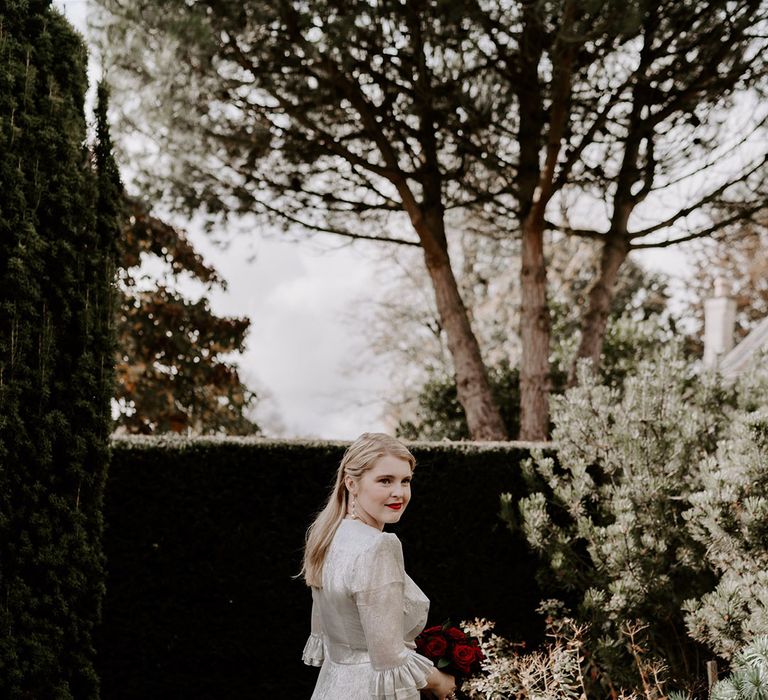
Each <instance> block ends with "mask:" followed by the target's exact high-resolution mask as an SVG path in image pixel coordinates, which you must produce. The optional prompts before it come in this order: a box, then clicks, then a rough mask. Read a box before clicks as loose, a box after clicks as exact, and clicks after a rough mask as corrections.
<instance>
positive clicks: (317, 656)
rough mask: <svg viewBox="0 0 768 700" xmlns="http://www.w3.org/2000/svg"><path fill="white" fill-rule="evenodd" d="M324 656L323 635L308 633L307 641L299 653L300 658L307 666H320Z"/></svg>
mask: <svg viewBox="0 0 768 700" xmlns="http://www.w3.org/2000/svg"><path fill="white" fill-rule="evenodd" d="M324 658H325V651H324V650H323V635H322V634H310V635H309V637H308V639H307V643H306V644H305V645H304V652H303V653H302V655H301V660H302V661H303V662H304V663H305V664H307V666H322V665H323V659H324Z"/></svg>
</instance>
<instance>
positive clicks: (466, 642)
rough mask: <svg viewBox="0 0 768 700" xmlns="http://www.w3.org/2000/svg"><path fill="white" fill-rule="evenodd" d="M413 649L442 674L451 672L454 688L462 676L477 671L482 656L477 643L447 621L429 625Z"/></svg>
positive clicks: (483, 656) (458, 685)
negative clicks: (454, 681) (433, 625)
mask: <svg viewBox="0 0 768 700" xmlns="http://www.w3.org/2000/svg"><path fill="white" fill-rule="evenodd" d="M416 651H418V652H419V654H421V655H422V656H426V657H427V658H428V659H429V660H430V661H431V662H432V663H434V664H435V666H436V667H437V668H438V669H440V670H441V671H442V672H443V673H450V674H451V675H452V676H453V677H454V678H455V679H456V687H457V688H459V687H461V681H462V680H463V679H464V678H466V677H467V676H470V675H472V674H473V673H477V672H478V671H479V670H480V662H481V661H482V660H483V659H484V658H485V654H483V652H482V651H481V650H480V643H479V642H478V641H477V640H476V639H474V638H472V637H468V636H467V635H466V634H465V633H464V632H462V631H461V630H460V629H459V628H458V627H452V626H451V624H450V621H448V620H447V621H446V622H444V623H443V624H442V625H436V626H435V627H428V628H427V629H425V630H424V631H423V632H422V633H421V634H420V635H419V636H418V637H416Z"/></svg>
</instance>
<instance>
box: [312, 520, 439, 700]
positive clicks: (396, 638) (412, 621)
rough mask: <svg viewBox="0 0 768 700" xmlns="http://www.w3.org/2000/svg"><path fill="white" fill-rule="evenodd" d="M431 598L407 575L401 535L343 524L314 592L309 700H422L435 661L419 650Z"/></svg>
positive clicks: (360, 524)
mask: <svg viewBox="0 0 768 700" xmlns="http://www.w3.org/2000/svg"><path fill="white" fill-rule="evenodd" d="M428 612H429V598H427V597H426V596H425V595H424V593H423V592H422V591H421V589H420V588H419V587H418V586H417V585H416V584H415V583H414V582H413V580H412V579H411V578H410V577H409V576H408V574H406V573H405V567H404V565H403V549H402V545H401V544H400V540H399V539H398V538H397V535H394V534H392V533H389V532H380V531H379V530H377V529H375V528H372V527H370V526H368V525H366V524H365V523H361V522H360V521H358V520H349V519H345V520H342V521H341V524H340V525H339V528H338V530H337V531H336V534H335V535H334V538H333V541H332V543H331V546H330V548H329V550H328V553H327V555H326V559H325V562H324V564H323V587H322V588H314V587H313V588H312V626H311V634H310V635H309V639H308V640H307V643H306V645H305V647H304V653H303V661H304V663H305V664H308V665H310V666H319V667H320V674H319V676H318V678H317V684H316V685H315V690H314V692H313V693H312V698H311V700H418V699H419V697H420V693H419V688H423V687H424V686H425V685H426V684H427V676H428V675H429V674H430V672H431V671H432V669H433V668H434V664H433V663H432V662H431V661H430V660H429V659H427V658H425V657H423V656H421V655H420V654H418V653H416V651H415V648H416V644H415V642H414V639H415V638H416V637H417V636H418V634H419V633H420V632H421V631H422V630H423V629H424V626H425V625H426V623H427V614H428Z"/></svg>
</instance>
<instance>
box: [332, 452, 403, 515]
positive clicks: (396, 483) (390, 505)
mask: <svg viewBox="0 0 768 700" xmlns="http://www.w3.org/2000/svg"><path fill="white" fill-rule="evenodd" d="M347 489H348V490H349V491H350V492H351V493H353V494H355V498H356V503H355V511H356V513H357V517H358V518H360V520H362V521H363V522H364V523H366V524H368V525H372V526H374V527H377V528H378V529H379V530H383V529H384V525H386V524H387V523H396V522H397V521H398V520H400V518H401V517H402V515H403V512H404V511H405V508H406V506H407V505H408V501H410V500H411V465H410V464H408V462H406V461H405V460H404V459H399V458H398V457H392V456H390V455H385V456H384V457H380V458H379V459H378V460H376V463H375V464H374V465H373V467H371V468H370V469H369V470H368V471H367V472H365V473H364V474H363V476H362V477H361V478H360V480H359V481H357V482H354V481H353V480H352V479H351V478H350V477H347ZM395 506H397V507H395Z"/></svg>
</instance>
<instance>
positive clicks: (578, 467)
mask: <svg viewBox="0 0 768 700" xmlns="http://www.w3.org/2000/svg"><path fill="white" fill-rule="evenodd" d="M587 369H588V368H586V367H584V366H582V373H581V377H580V380H581V386H579V387H577V388H575V389H571V390H569V391H568V392H566V394H565V395H564V396H562V397H557V398H555V399H554V401H553V416H554V422H555V430H554V433H553V439H554V441H555V443H556V444H557V449H558V453H557V461H555V460H554V459H552V458H548V457H544V456H542V455H536V456H535V458H534V459H533V460H532V462H531V463H530V464H529V465H528V470H529V476H530V478H531V479H532V480H533V481H534V483H535V482H536V481H538V482H539V483H540V490H539V492H538V493H534V494H532V495H531V496H528V497H527V498H525V499H523V500H522V501H520V514H521V518H522V528H523V531H524V532H525V534H526V537H527V539H528V541H529V543H530V544H531V546H532V547H533V548H534V549H535V550H536V551H537V552H538V553H539V554H540V556H541V557H542V559H543V560H544V561H545V562H546V564H547V570H548V572H549V575H551V576H554V578H555V580H556V581H557V582H558V583H559V584H560V585H561V586H563V587H564V588H565V589H566V590H567V591H569V595H570V596H571V597H572V598H573V599H574V600H575V602H576V605H577V611H576V617H577V619H578V620H580V621H583V622H588V623H589V624H590V631H589V635H590V637H591V638H590V640H589V644H590V648H591V649H592V650H593V653H594V660H595V663H596V664H597V665H599V666H600V667H602V668H603V669H604V670H605V672H606V676H605V677H606V678H608V679H610V680H611V681H612V682H613V683H618V684H620V685H624V686H626V687H635V686H637V678H636V673H635V671H634V670H633V664H632V660H631V658H630V657H629V656H628V654H627V649H626V647H624V646H623V645H621V644H620V643H619V639H620V637H621V635H620V628H621V626H622V625H623V624H624V623H625V622H627V621H633V620H638V621H640V622H642V623H643V624H645V625H647V637H648V643H649V644H650V646H651V648H652V649H653V650H654V652H655V653H656V654H657V655H658V656H659V657H660V658H662V659H664V660H665V661H666V662H667V663H668V664H669V667H670V669H671V672H672V674H673V676H675V677H684V676H685V675H686V673H687V665H688V661H689V658H690V655H691V654H692V653H694V651H695V648H694V644H693V643H692V642H690V641H689V640H686V638H685V628H684V623H683V613H682V610H681V608H682V604H683V602H684V601H685V600H687V599H689V598H692V597H698V596H700V595H702V594H703V593H704V592H705V591H706V590H707V589H708V586H709V585H710V581H711V575H710V574H709V573H708V570H707V567H706V564H705V549H706V544H705V543H703V542H696V541H695V540H693V539H692V538H691V537H690V535H689V534H688V533H687V531H686V529H685V523H686V519H685V515H684V514H685V511H686V509H687V508H688V499H689V498H690V496H691V494H693V493H694V492H696V491H698V490H699V489H700V487H701V479H700V476H699V474H698V470H697V469H696V465H697V464H699V462H700V461H701V460H702V459H704V458H706V457H707V456H708V455H709V454H711V453H712V452H713V451H714V449H715V445H716V443H717V440H718V439H719V438H720V437H721V436H722V434H723V432H724V429H725V426H726V424H727V418H726V416H725V412H724V410H723V407H724V405H727V404H728V403H729V402H730V403H731V404H732V403H734V401H733V397H732V396H731V395H729V394H728V393H726V392H723V391H722V390H721V389H720V388H719V387H718V385H717V384H716V383H715V382H714V381H712V380H710V378H707V377H704V378H697V377H695V376H694V375H693V374H692V370H691V368H690V367H689V366H688V365H687V364H686V362H685V361H684V360H683V359H681V357H680V356H679V353H678V352H677V351H675V350H671V349H668V350H666V351H664V352H663V353H662V354H660V356H659V357H658V359H656V360H655V361H645V362H642V363H640V365H639V367H638V370H637V372H636V373H635V374H633V375H632V376H630V377H629V378H628V379H627V380H626V382H625V384H624V387H623V391H622V392H620V391H619V390H617V389H614V388H610V387H606V386H603V385H601V384H599V383H598V381H597V380H596V379H595V378H594V377H593V376H591V373H590V372H589V371H587Z"/></svg>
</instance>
